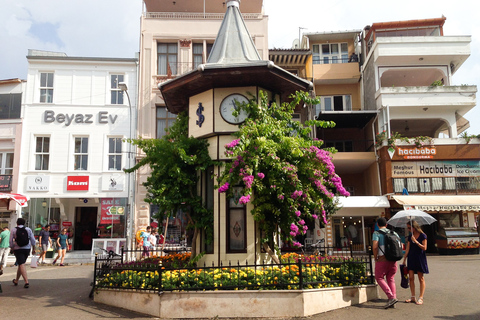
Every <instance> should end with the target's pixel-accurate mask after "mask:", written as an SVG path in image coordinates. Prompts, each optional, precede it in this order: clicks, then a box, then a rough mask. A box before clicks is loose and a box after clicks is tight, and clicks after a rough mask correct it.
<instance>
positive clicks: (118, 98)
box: [110, 74, 123, 104]
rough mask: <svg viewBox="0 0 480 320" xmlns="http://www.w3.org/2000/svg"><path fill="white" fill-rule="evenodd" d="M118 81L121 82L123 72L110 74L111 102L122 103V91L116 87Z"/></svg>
mask: <svg viewBox="0 0 480 320" xmlns="http://www.w3.org/2000/svg"><path fill="white" fill-rule="evenodd" d="M120 82H123V74H112V75H111V76H110V95H111V100H110V103H111V104H123V91H122V90H120V88H119V87H118V84H119V83H120Z"/></svg>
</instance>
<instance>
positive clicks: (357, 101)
mask: <svg viewBox="0 0 480 320" xmlns="http://www.w3.org/2000/svg"><path fill="white" fill-rule="evenodd" d="M315 94H316V95H317V97H319V96H333V95H348V94H349V95H351V96H352V110H361V109H362V105H361V96H360V84H331V85H316V86H315Z"/></svg>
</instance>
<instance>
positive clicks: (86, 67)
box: [18, 50, 138, 252]
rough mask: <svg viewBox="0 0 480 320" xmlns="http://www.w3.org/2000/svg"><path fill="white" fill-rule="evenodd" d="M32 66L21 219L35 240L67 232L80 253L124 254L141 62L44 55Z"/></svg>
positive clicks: (31, 56)
mask: <svg viewBox="0 0 480 320" xmlns="http://www.w3.org/2000/svg"><path fill="white" fill-rule="evenodd" d="M27 60H28V75H27V84H26V88H25V93H24V94H25V97H24V103H23V108H24V119H23V121H24V125H23V130H22V139H21V154H22V157H21V159H20V164H19V174H18V191H19V192H21V193H23V194H25V195H27V196H29V197H30V201H29V206H28V208H26V209H24V211H23V217H24V218H26V220H27V221H28V225H29V226H31V227H32V229H35V232H36V233H37V232H39V230H41V228H42V227H44V226H45V225H46V224H50V225H51V231H52V237H56V235H57V234H58V232H59V230H60V229H61V228H64V227H65V228H68V230H69V236H70V237H71V239H70V240H71V243H73V248H72V249H74V250H91V249H92V241H93V246H96V247H97V248H104V249H108V250H110V249H111V250H115V251H116V252H118V250H119V248H120V246H121V245H125V239H126V237H127V236H128V235H129V234H128V231H129V228H131V226H129V225H128V224H127V221H128V220H129V219H128V215H129V214H130V213H129V205H131V199H133V189H132V187H131V186H132V185H133V184H132V183H130V182H131V180H130V177H129V175H127V174H126V173H124V171H123V169H124V168H129V167H131V166H133V164H134V162H133V156H132V150H131V149H130V145H129V144H128V143H126V142H125V141H124V139H126V138H129V137H131V136H132V134H133V133H134V123H135V121H134V119H135V108H136V105H135V101H136V100H137V99H136V91H137V90H136V87H137V63H138V60H137V59H136V58H131V59H128V58H93V57H70V56H67V55H66V54H65V53H59V52H47V51H39V50H29V52H28V56H27ZM126 89H128V91H127V93H125V90H126ZM128 94H130V96H129V95H128ZM131 103H133V105H131Z"/></svg>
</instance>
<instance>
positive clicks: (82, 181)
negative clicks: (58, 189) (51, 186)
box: [67, 176, 89, 191]
mask: <svg viewBox="0 0 480 320" xmlns="http://www.w3.org/2000/svg"><path fill="white" fill-rule="evenodd" d="M88 178H89V176H67V191H88V185H89V179H88Z"/></svg>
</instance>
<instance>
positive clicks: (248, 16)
mask: <svg viewBox="0 0 480 320" xmlns="http://www.w3.org/2000/svg"><path fill="white" fill-rule="evenodd" d="M224 15H225V14H224V13H203V12H145V13H144V17H145V18H147V19H188V20H198V19H209V20H222V19H223V17H224ZM242 17H243V19H244V20H254V19H263V15H262V14H261V13H242Z"/></svg>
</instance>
